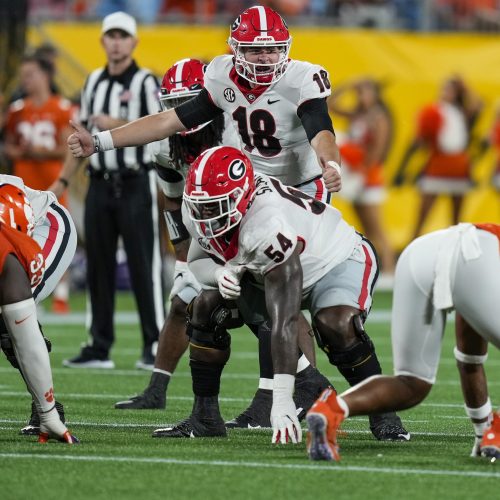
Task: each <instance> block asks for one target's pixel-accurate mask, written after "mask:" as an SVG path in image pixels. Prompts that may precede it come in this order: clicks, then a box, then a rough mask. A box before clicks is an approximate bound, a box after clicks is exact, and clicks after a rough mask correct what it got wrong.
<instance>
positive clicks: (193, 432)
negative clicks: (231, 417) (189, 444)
mask: <svg viewBox="0 0 500 500" xmlns="http://www.w3.org/2000/svg"><path fill="white" fill-rule="evenodd" d="M226 435H227V433H226V428H225V426H224V423H223V422H222V421H220V422H216V421H214V420H213V419H210V420H209V419H204V420H201V419H199V418H197V417H195V416H194V415H190V416H189V417H188V418H187V419H186V420H183V421H182V422H179V423H178V424H175V425H174V426H172V427H165V428H162V429H161V428H160V429H156V430H154V431H153V434H152V436H153V437H155V438H197V437H226Z"/></svg>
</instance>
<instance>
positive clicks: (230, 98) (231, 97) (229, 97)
mask: <svg viewBox="0 0 500 500" xmlns="http://www.w3.org/2000/svg"><path fill="white" fill-rule="evenodd" d="M224 98H225V99H226V101H227V102H234V101H235V99H236V95H235V93H234V90H233V89H230V88H229V87H228V88H227V89H225V90H224Z"/></svg>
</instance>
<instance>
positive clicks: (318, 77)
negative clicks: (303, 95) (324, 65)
mask: <svg viewBox="0 0 500 500" xmlns="http://www.w3.org/2000/svg"><path fill="white" fill-rule="evenodd" d="M313 80H314V81H315V82H316V83H317V84H318V87H319V91H320V92H324V91H325V89H329V88H330V87H331V86H332V85H331V83H330V80H328V73H327V72H326V71H325V70H324V69H322V70H321V71H320V72H319V73H314V75H313Z"/></svg>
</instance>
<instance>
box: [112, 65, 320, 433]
mask: <svg viewBox="0 0 500 500" xmlns="http://www.w3.org/2000/svg"><path fill="white" fill-rule="evenodd" d="M205 71H206V64H204V63H203V62H202V61H199V60H197V59H183V60H181V61H178V62H177V63H175V64H174V65H173V66H172V67H171V68H169V69H168V70H167V72H166V73H165V75H164V77H163V80H162V84H161V89H160V102H161V105H162V108H163V109H170V108H173V107H175V106H177V105H179V104H181V103H182V102H184V101H186V100H189V99H192V98H193V97H194V96H196V95H197V94H198V93H199V92H200V91H201V89H203V87H204V76H205ZM220 143H223V144H225V145H235V146H237V147H238V148H239V145H240V143H239V140H238V137H237V134H236V131H235V130H234V128H233V126H232V124H231V123H229V124H228V125H227V126H225V118H224V115H219V116H217V117H216V118H215V119H214V120H213V121H211V122H208V123H204V124H202V125H199V126H197V127H195V128H194V129H190V130H188V131H185V132H181V133H178V134H175V135H173V136H172V137H170V138H169V139H166V140H163V141H159V142H155V143H152V144H150V146H149V147H150V151H151V152H152V156H153V158H154V160H155V164H156V170H157V173H158V181H159V183H160V185H161V187H162V190H163V192H164V194H165V202H166V213H165V218H166V223H167V228H168V233H169V237H170V241H171V242H172V245H173V247H174V250H175V255H176V265H175V271H174V286H173V288H172V291H171V293H170V296H171V300H172V302H171V307H170V310H169V315H168V317H167V320H166V322H165V325H164V327H163V329H162V334H161V336H160V341H159V345H158V352H157V355H156V359H155V367H154V369H153V374H152V376H151V380H150V383H149V385H148V387H147V388H146V389H145V390H144V392H143V393H141V394H139V395H137V396H134V397H132V398H130V399H128V400H125V401H120V402H118V403H116V404H115V408H118V409H152V408H165V405H166V397H165V395H166V390H167V387H168V384H169V382H170V378H171V376H172V373H173V372H174V370H175V368H176V366H177V363H178V361H179V359H180V357H181V356H182V355H183V353H184V352H185V351H186V349H187V347H188V340H189V339H188V337H187V335H186V308H187V305H188V304H189V303H190V302H191V301H192V300H193V299H194V298H195V297H196V295H198V292H199V291H200V290H201V286H200V284H199V283H198V282H197V280H196V279H195V278H194V276H193V275H192V273H191V272H190V271H189V269H188V267H187V253H188V248H189V242H190V236H189V233H188V231H187V229H186V227H185V226H184V224H183V222H182V215H181V202H182V193H183V190H184V185H185V178H186V175H187V171H188V168H189V166H190V164H191V163H192V162H193V161H194V160H195V158H196V157H197V156H198V155H199V154H200V153H201V152H202V151H204V150H205V149H207V148H209V147H212V146H216V145H218V144H220ZM307 330H309V328H307ZM255 333H256V335H257V336H258V338H259V345H260V347H259V355H260V365H261V366H260V380H259V389H258V390H257V393H256V396H255V398H254V400H253V401H252V404H251V409H247V410H246V413H245V414H244V415H243V414H242V415H239V416H238V417H236V419H233V420H232V421H230V422H228V423H227V425H228V426H229V427H237V426H238V427H240V426H243V427H245V428H248V427H249V426H252V427H258V426H261V427H264V426H265V427H269V426H270V421H269V414H270V409H271V408H270V406H271V399H272V394H271V390H270V389H271V388H272V378H273V373H272V360H271V353H270V345H269V340H268V337H269V332H268V330H266V329H265V328H264V329H263V330H262V331H260V332H259V331H256V332H255ZM307 340H308V341H309V339H307ZM299 367H300V369H299V370H298V373H297V387H296V389H297V391H296V400H297V405H298V406H299V407H301V408H303V410H302V413H301V418H303V417H304V416H305V413H306V411H307V410H308V409H309V408H310V406H311V405H312V403H313V402H314V400H315V399H316V398H317V396H318V395H319V394H320V393H321V392H322V390H323V389H324V388H325V387H327V386H328V385H329V382H328V380H327V379H326V378H325V377H323V376H322V375H321V374H320V373H319V372H318V371H317V370H316V369H315V368H313V367H312V366H310V364H309V362H308V361H307V359H306V358H305V357H303V359H301V361H300V365H299ZM153 436H154V437H162V430H161V429H159V430H158V431H154V432H153Z"/></svg>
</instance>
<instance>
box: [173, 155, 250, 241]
mask: <svg viewBox="0 0 500 500" xmlns="http://www.w3.org/2000/svg"><path fill="white" fill-rule="evenodd" d="M254 194H255V181H254V174H253V167H252V164H251V162H250V160H249V159H248V158H247V157H246V156H245V154H244V153H242V152H241V151H240V150H238V149H236V148H231V147H228V146H217V147H215V148H211V149H207V150H206V151H204V152H203V153H202V154H201V155H200V156H198V158H196V160H195V161H194V163H193V164H192V165H191V167H190V168H189V170H188V173H187V176H186V186H185V188H184V195H183V199H184V201H185V202H186V204H187V206H188V209H189V217H190V218H191V220H192V221H193V222H194V223H195V226H196V230H197V231H198V233H199V234H200V235H201V236H206V237H209V238H216V237H219V236H221V235H222V234H224V233H226V232H227V231H229V230H230V229H232V228H233V227H235V226H237V225H238V224H239V223H240V222H241V219H242V217H243V216H244V215H245V213H246V212H247V210H248V208H249V206H250V203H251V202H252V200H253V197H254Z"/></svg>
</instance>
